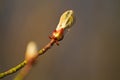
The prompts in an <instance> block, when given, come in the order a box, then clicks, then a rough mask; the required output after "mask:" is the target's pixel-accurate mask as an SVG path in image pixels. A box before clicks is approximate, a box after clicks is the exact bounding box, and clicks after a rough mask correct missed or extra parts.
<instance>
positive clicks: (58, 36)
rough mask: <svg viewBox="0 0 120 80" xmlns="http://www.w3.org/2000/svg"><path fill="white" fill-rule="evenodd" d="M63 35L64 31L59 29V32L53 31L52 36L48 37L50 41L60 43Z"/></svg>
mask: <svg viewBox="0 0 120 80" xmlns="http://www.w3.org/2000/svg"><path fill="white" fill-rule="evenodd" d="M63 33H64V29H63V28H61V29H59V30H54V31H53V33H52V36H51V37H50V39H54V40H56V41H60V40H62V39H63Z"/></svg>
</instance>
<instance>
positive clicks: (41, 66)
mask: <svg viewBox="0 0 120 80" xmlns="http://www.w3.org/2000/svg"><path fill="white" fill-rule="evenodd" d="M69 9H72V10H74V12H75V16H76V23H75V24H74V25H73V27H72V29H71V30H70V32H68V33H67V34H66V35H65V37H64V40H62V41H61V42H60V46H56V45H55V46H54V47H52V48H51V49H50V50H49V51H47V52H46V54H44V55H42V56H40V57H39V59H38V62H37V64H36V65H35V66H34V67H33V68H32V70H31V71H30V73H29V75H28V76H27V77H26V80H120V1H119V0H0V72H3V71H6V70H8V69H9V68H11V67H14V66H16V65H17V64H19V63H20V62H22V61H23V60H24V55H25V50H26V46H27V44H28V42H29V41H35V42H36V43H37V45H38V49H41V48H42V47H43V46H44V45H46V44H47V43H48V42H49V41H50V39H49V38H48V36H49V35H51V33H52V31H53V30H54V29H55V28H56V26H57V24H58V22H59V18H60V16H61V14H62V13H63V12H64V11H66V10H69ZM17 73H18V72H17ZM17 73H14V74H12V75H9V76H7V77H5V78H3V79H2V80H13V78H14V77H15V75H16V74H17Z"/></svg>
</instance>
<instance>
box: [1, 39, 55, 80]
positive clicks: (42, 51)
mask: <svg viewBox="0 0 120 80" xmlns="http://www.w3.org/2000/svg"><path fill="white" fill-rule="evenodd" d="M55 42H56V41H55V40H54V39H51V41H50V42H49V43H48V44H47V45H46V46H45V47H43V48H42V49H41V50H39V52H38V53H39V54H38V55H37V57H38V56H40V55H42V54H44V53H45V52H46V51H47V50H48V49H50V47H51V46H53V44H54V43H55ZM37 57H36V58H37ZM26 64H27V61H26V60H24V61H23V62H21V63H20V64H18V65H17V66H15V67H13V68H11V69H9V70H7V71H5V72H3V73H0V79H1V78H3V77H5V76H7V75H10V74H13V73H15V72H17V71H18V70H19V69H21V68H23V67H24V66H25V65H26Z"/></svg>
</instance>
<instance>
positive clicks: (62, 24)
mask: <svg viewBox="0 0 120 80" xmlns="http://www.w3.org/2000/svg"><path fill="white" fill-rule="evenodd" d="M73 19H74V12H73V10H68V11H65V12H64V13H63V14H62V16H61V17H60V21H59V24H58V26H57V28H56V30H60V29H61V28H63V29H64V30H65V29H69V28H70V27H71V26H72V24H73Z"/></svg>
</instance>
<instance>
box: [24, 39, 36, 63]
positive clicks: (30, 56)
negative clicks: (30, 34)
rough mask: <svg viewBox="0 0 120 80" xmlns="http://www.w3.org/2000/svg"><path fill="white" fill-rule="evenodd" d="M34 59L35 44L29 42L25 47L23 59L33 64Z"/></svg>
mask: <svg viewBox="0 0 120 80" xmlns="http://www.w3.org/2000/svg"><path fill="white" fill-rule="evenodd" d="M36 57H37V46H36V43H35V42H33V41H31V42H30V43H29V44H28V46H27V49H26V55H25V59H26V60H27V61H28V62H34V60H35V58H36Z"/></svg>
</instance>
